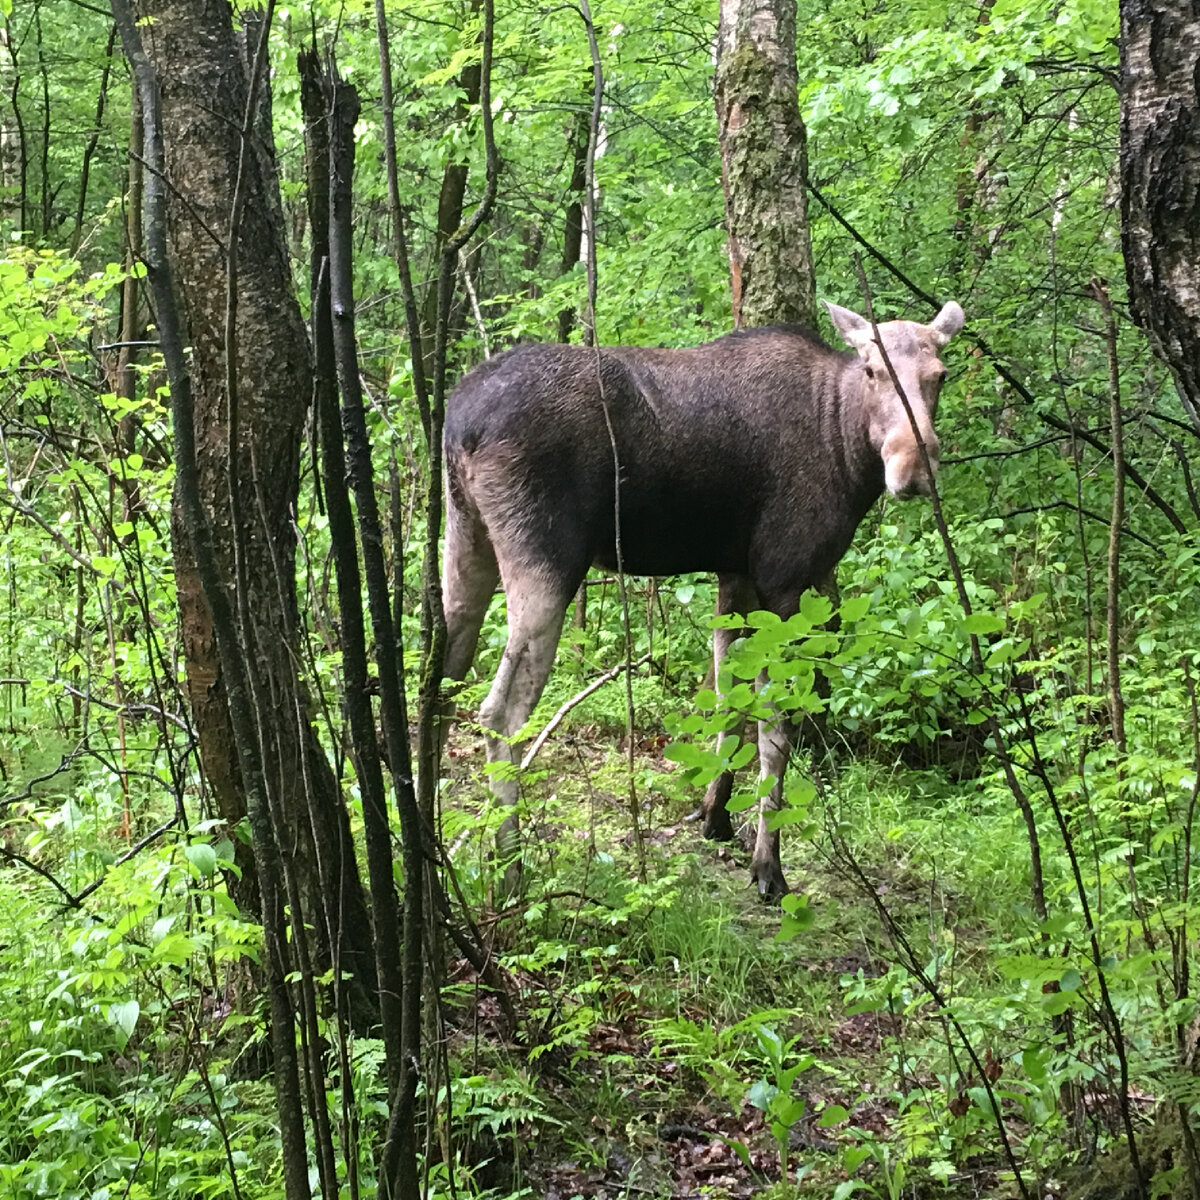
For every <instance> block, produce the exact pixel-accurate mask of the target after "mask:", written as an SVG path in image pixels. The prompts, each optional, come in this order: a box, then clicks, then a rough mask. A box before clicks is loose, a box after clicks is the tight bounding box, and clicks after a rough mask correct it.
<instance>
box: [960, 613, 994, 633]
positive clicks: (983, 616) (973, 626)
mask: <svg viewBox="0 0 1200 1200" xmlns="http://www.w3.org/2000/svg"><path fill="white" fill-rule="evenodd" d="M962 627H963V630H964V631H965V632H966V633H973V634H975V635H976V636H979V635H980V634H985V633H998V632H999V631H1000V630H1001V629H1003V628H1004V618H1003V617H998V616H996V615H995V614H994V613H986V612H975V613H971V615H970V616H969V617H963V619H962Z"/></svg>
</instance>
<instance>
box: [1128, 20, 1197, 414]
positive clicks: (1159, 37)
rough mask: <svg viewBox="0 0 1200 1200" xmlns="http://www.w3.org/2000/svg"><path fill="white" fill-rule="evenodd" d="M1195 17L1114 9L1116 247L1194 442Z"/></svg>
mask: <svg viewBox="0 0 1200 1200" xmlns="http://www.w3.org/2000/svg"><path fill="white" fill-rule="evenodd" d="M1198 72H1200V11H1198V10H1197V8H1196V6H1195V5H1194V4H1193V3H1190V2H1189V0H1122V2H1121V240H1122V245H1123V248H1124V251H1125V273H1126V277H1127V279H1128V281H1129V299H1130V304H1131V307H1132V309H1133V316H1134V320H1136V321H1137V323H1138V324H1139V325H1140V326H1141V327H1142V329H1143V330H1144V331H1145V333H1146V336H1147V337H1148V338H1149V339H1150V344H1151V346H1153V348H1154V351H1155V353H1156V354H1157V355H1158V356H1159V357H1160V358H1161V359H1162V360H1163V362H1165V363H1166V364H1167V366H1168V367H1169V368H1170V370H1171V374H1172V376H1173V377H1174V379H1175V386H1176V387H1177V388H1178V390H1179V398H1180V400H1181V401H1182V402H1183V406H1184V408H1185V409H1186V410H1187V413H1188V415H1189V417H1190V418H1191V420H1192V424H1193V425H1194V426H1195V427H1196V430H1197V432H1198V433H1200V96H1198V95H1197V88H1196V79H1197V73H1198Z"/></svg>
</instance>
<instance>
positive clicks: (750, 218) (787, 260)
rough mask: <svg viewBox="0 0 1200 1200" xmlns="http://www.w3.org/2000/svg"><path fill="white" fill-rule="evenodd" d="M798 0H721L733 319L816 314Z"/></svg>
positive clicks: (720, 103) (807, 318)
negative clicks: (800, 94) (798, 50)
mask: <svg viewBox="0 0 1200 1200" xmlns="http://www.w3.org/2000/svg"><path fill="white" fill-rule="evenodd" d="M797 86H798V80H797V70H796V0H721V15H720V25H719V28H718V33H717V71H716V102H717V124H718V132H719V135H720V142H721V178H722V182H723V183H724V186H725V222H726V226H727V227H728V230H729V267H730V271H731V273H732V277H733V321H734V324H735V325H736V326H738V327H739V328H741V327H742V326H752V325H766V324H771V323H773V322H779V321H799V322H802V323H804V324H806V325H810V326H811V325H814V324H815V323H816V302H815V295H814V286H813V261H812V243H811V242H810V240H809V235H808V203H807V197H806V196H805V190H804V189H805V180H806V177H807V174H808V151H807V135H806V133H805V129H804V121H803V120H802V119H801V117H800V106H799V103H798V101H797V98H796V90H797Z"/></svg>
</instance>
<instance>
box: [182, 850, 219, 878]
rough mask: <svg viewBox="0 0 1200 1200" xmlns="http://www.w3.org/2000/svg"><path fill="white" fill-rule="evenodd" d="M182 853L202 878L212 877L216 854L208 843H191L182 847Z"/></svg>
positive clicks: (215, 865) (215, 867) (215, 866)
mask: <svg viewBox="0 0 1200 1200" xmlns="http://www.w3.org/2000/svg"><path fill="white" fill-rule="evenodd" d="M183 853H184V855H185V856H186V858H187V860H188V862H190V863H191V864H192V866H193V867H195V868H196V871H197V872H198V873H199V875H200V876H201V877H202V878H204V879H210V878H211V877H212V875H213V874H214V872H215V871H216V869H217V852H216V851H215V850H214V849H213V848H212V846H210V845H209V844H208V842H192V843H190V844H189V845H187V846H184V848H183Z"/></svg>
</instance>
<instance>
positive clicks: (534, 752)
mask: <svg viewBox="0 0 1200 1200" xmlns="http://www.w3.org/2000/svg"><path fill="white" fill-rule="evenodd" d="M649 661H650V655H649V653H646V654H643V655H642V657H641V658H639V659H638V660H637V662H635V663H633V664H630V663H629V662H628V661H626V662H620V663H617V665H616V666H615V667H610V668H609V669H608V670H607V671H605V672H604V674H603V675H598V676H597V677H596V678H595V679H593V680H592V682H591V683H589V684H588V685H587V687H585V688H584V689H583V690H582V691H578V692H576V693H575V695H574V696H572V697H571V698H570V700H568V701H567V702H566V703H565V704H563V706H562V707H561V708H560V709H559V710H558V712H556V713H555V714H554V716H552V717H551V718H550V720H549V721H548V722H547V723H546V726H545V728H544V729H543V730H542V731H541V733H539V734H538V735H537V737H536V738H534V739H533V744H532V745H531V746H530V747H529V749H528V750H527V751H526V752H525V757H524V758H523V759H521V770H522V771H528V770H529V766H530V764H531V763H532V762H533V760H534V759H535V758H537V756H538V751H539V750H541V748H542V747H543V746H544V745H545V744H546V742H547V741H548V740H549V738H550V735H551V734H552V733H553V732H554V731H555V730H556V729H557V728H558V727H559V726H560V725H561V724H562V723H563V720H564V718H565V717H566V715H567V714H568V713H569V712H570V711H571V709H573V708H576V707H577V706H578V705H580V704H582V703H583V702H584V701H585V700H586V699H587V698H588V697H589V696H590V695H592V693H593V692H598V691H599V690H600V689H601V688H602V687H603V686H604V685H605V684H606V683H611V682H612V681H613V680H614V679H616V677H617V676H618V675H620V674H621V672H622V671H627V670H630V669H631V668H632V669H634V670H636V669H637V668H638V667H641V666H644V665H645V664H646V663H648V662H649Z"/></svg>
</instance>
